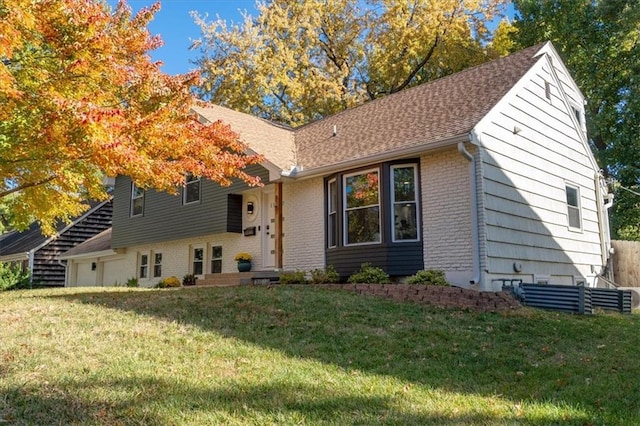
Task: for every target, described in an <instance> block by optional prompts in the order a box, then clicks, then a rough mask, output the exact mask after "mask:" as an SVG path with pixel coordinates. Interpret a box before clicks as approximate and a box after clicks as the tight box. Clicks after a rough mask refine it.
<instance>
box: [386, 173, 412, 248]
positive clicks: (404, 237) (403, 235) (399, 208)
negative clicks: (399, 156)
mask: <svg viewBox="0 0 640 426" xmlns="http://www.w3.org/2000/svg"><path fill="white" fill-rule="evenodd" d="M416 181H417V167H416V165H401V166H392V167H391V188H392V192H391V204H392V206H393V228H392V229H393V241H417V240H418V193H417V185H416Z"/></svg>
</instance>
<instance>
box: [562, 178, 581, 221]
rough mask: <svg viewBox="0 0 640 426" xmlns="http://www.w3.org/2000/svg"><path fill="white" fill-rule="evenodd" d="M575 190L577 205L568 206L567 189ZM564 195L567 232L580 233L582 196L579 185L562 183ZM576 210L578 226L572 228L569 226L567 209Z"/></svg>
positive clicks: (569, 219) (569, 218) (569, 217)
mask: <svg viewBox="0 0 640 426" xmlns="http://www.w3.org/2000/svg"><path fill="white" fill-rule="evenodd" d="M569 188H571V189H575V191H576V202H577V203H578V205H577V206H574V205H571V204H569V200H568V198H569V194H568V192H567V189H569ZM564 194H565V206H566V208H567V211H566V214H567V227H568V228H569V231H573V232H582V229H583V228H582V199H581V198H582V195H581V194H580V185H577V184H575V183H571V182H567V181H565V182H564ZM570 208H571V209H577V210H578V220H579V222H580V223H579V225H578V226H572V225H571V216H570V215H569V209H570Z"/></svg>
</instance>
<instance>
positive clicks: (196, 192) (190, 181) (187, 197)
mask: <svg viewBox="0 0 640 426" xmlns="http://www.w3.org/2000/svg"><path fill="white" fill-rule="evenodd" d="M198 201H200V178H199V177H195V176H194V175H192V174H188V175H187V178H186V181H185V184H184V190H183V191H182V204H191V203H197V202H198Z"/></svg>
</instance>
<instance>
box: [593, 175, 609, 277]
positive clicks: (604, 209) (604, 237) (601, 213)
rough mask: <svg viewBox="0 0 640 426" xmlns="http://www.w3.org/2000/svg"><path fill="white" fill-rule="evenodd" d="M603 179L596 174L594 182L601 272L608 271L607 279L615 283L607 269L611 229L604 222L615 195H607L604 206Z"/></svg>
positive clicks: (607, 218) (607, 217)
mask: <svg viewBox="0 0 640 426" xmlns="http://www.w3.org/2000/svg"><path fill="white" fill-rule="evenodd" d="M601 179H602V175H601V174H600V173H599V172H596V173H594V177H593V180H594V184H595V189H596V200H597V206H598V231H599V233H600V253H601V260H602V269H601V271H600V274H602V273H603V272H604V271H605V270H607V278H608V279H609V280H610V281H613V280H614V279H613V278H614V277H613V276H612V275H613V271H612V270H611V268H607V266H608V264H609V260H610V252H609V246H610V244H611V242H610V240H609V238H610V236H609V227H608V226H607V227H606V229H605V226H604V221H605V220H607V221H608V220H609V209H610V208H611V207H612V206H613V194H607V195H608V196H607V202H606V203H605V204H604V205H603V204H602V200H603V197H602V191H601V187H600V182H601Z"/></svg>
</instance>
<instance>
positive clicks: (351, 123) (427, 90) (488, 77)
mask: <svg viewBox="0 0 640 426" xmlns="http://www.w3.org/2000/svg"><path fill="white" fill-rule="evenodd" d="M543 46H544V43H541V44H538V45H536V46H532V47H529V48H527V49H524V50H521V51H519V52H516V53H513V54H511V55H509V56H506V57H503V58H500V59H496V60H494V61H491V62H487V63H485V64H482V65H478V66H476V67H473V68H469V69H466V70H464V71H461V72H458V73H455V74H452V75H449V76H447V77H444V78H441V79H438V80H434V81H432V82H428V83H424V84H422V85H419V86H416V87H413V88H410V89H406V90H403V91H401V92H398V93H395V94H392V95H388V96H385V97H383V98H379V99H376V100H374V101H370V102H367V103H364V104H363V105H360V106H358V107H355V108H351V109H348V110H345V111H342V112H340V113H338V114H335V115H333V116H329V117H326V118H324V119H321V120H319V121H316V122H313V123H309V124H307V125H304V126H301V127H298V128H296V129H290V128H286V127H283V126H278V125H275V124H274V123H272V122H269V121H267V120H263V119H260V118H257V117H253V116H251V115H248V114H244V113H241V112H237V111H233V110H231V109H229V108H225V107H221V106H217V105H210V106H208V107H206V108H202V107H195V108H193V109H194V110H195V111H196V112H197V113H198V114H200V115H201V116H203V117H204V118H206V119H207V120H209V121H215V120H222V121H223V122H224V123H227V124H229V125H230V126H231V128H232V129H233V130H234V131H236V132H238V133H239V134H240V136H241V139H242V140H244V142H246V143H247V145H248V146H249V147H250V148H251V149H252V150H253V151H255V152H257V153H259V154H262V155H264V156H265V158H266V159H267V160H268V161H270V162H271V163H273V164H274V165H276V166H277V167H279V168H280V169H281V170H289V169H290V168H291V167H292V166H297V167H298V170H304V171H306V172H309V171H313V170H314V169H318V168H322V167H327V166H331V165H337V164H340V163H345V162H353V161H357V160H360V159H362V160H366V159H367V158H368V157H374V156H379V155H380V154H384V153H393V152H394V151H402V150H406V149H410V148H413V147H425V148H428V146H429V145H430V144H434V143H436V142H439V141H443V140H446V139H448V138H453V137H456V136H461V135H465V134H467V133H469V132H470V131H471V130H472V129H473V128H474V127H475V125H476V124H478V122H479V121H480V120H481V119H482V118H483V117H484V116H485V115H486V114H487V113H488V112H489V111H490V110H491V108H493V107H494V106H495V105H496V104H497V103H498V102H499V101H500V99H502V98H503V97H504V96H505V95H506V94H507V92H508V91H509V90H510V89H511V88H512V87H513V86H514V85H515V84H516V83H517V82H518V81H519V80H520V79H521V78H522V77H523V76H524V74H525V73H526V72H527V71H528V70H529V69H531V67H532V66H533V65H534V64H535V63H536V62H537V61H538V60H539V56H538V53H539V52H540V50H541V49H542V47H543ZM319 96H321V94H319ZM334 128H335V130H336V131H337V134H336V135H335V136H334V134H333V132H334Z"/></svg>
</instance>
